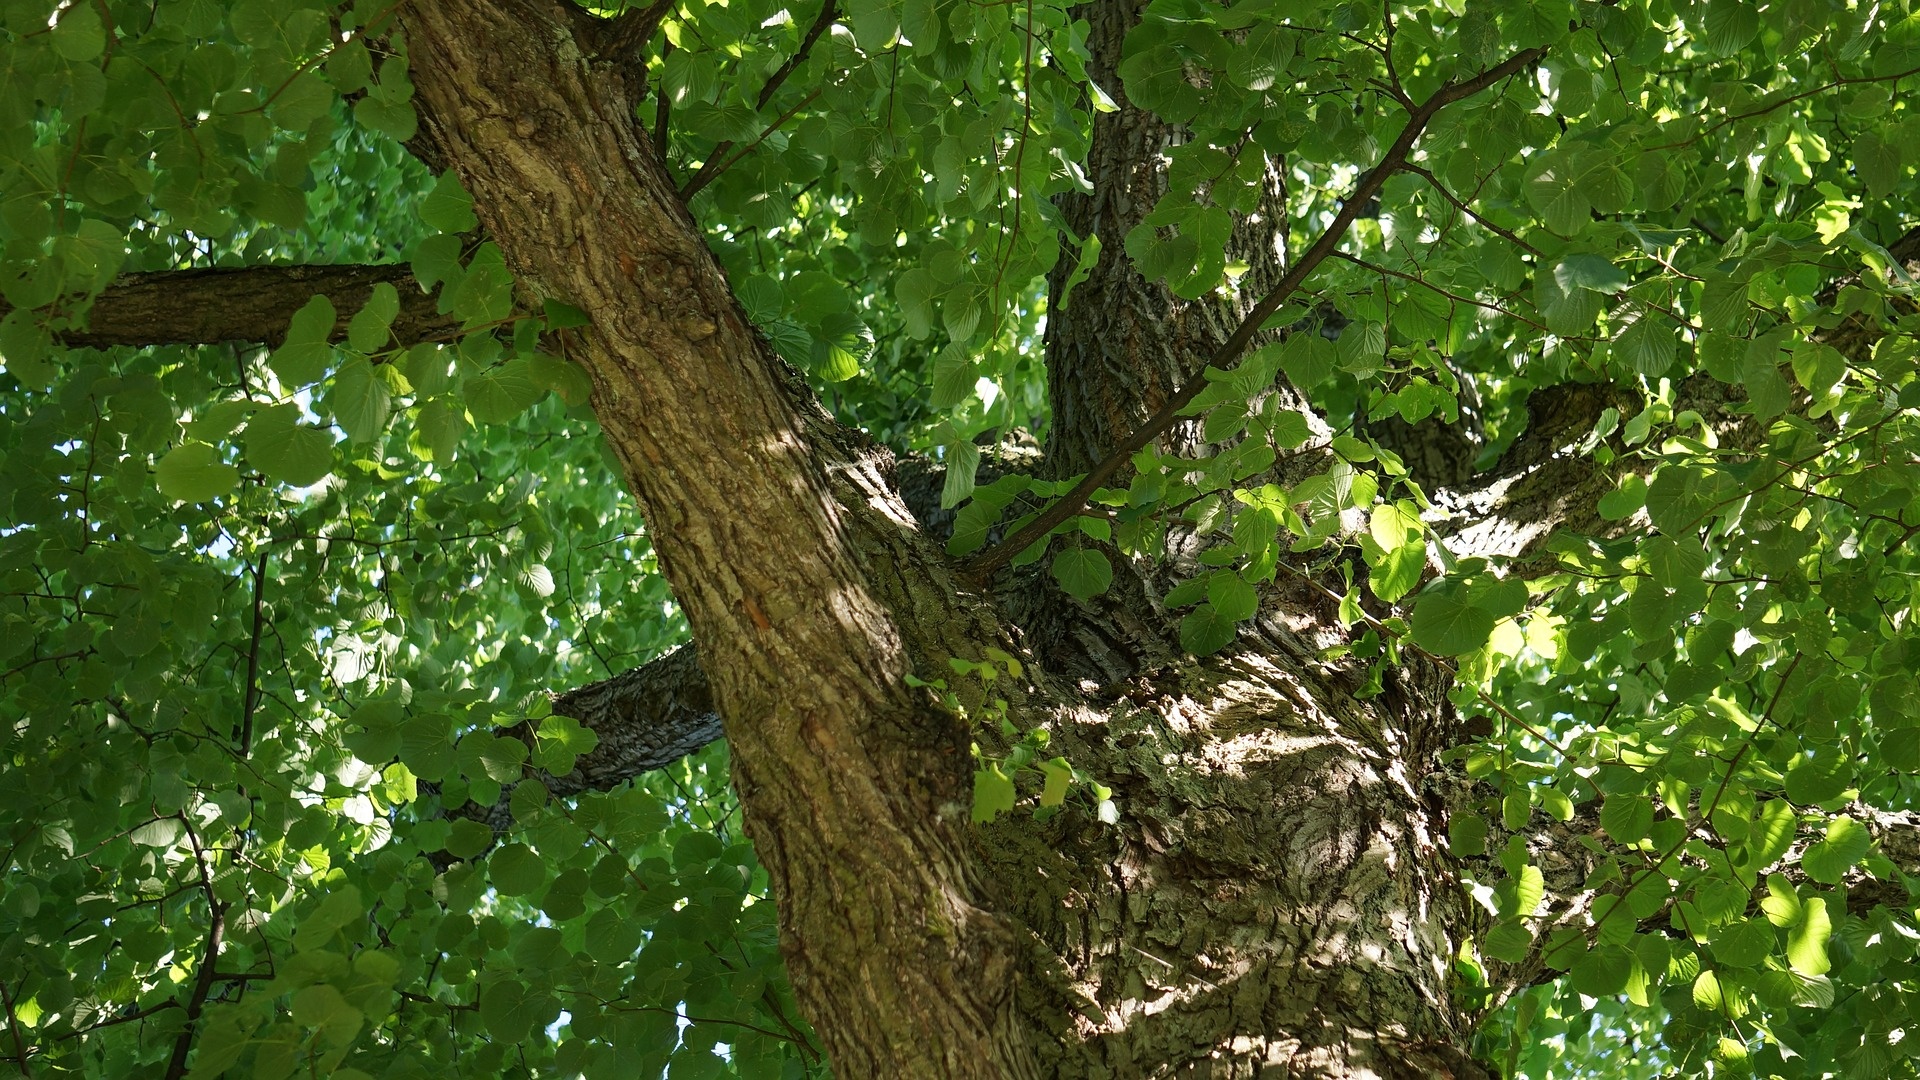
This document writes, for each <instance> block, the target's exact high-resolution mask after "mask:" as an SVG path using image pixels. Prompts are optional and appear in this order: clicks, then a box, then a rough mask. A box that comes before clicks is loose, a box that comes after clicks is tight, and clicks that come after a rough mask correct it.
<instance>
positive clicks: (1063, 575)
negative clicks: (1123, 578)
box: [1052, 548, 1113, 600]
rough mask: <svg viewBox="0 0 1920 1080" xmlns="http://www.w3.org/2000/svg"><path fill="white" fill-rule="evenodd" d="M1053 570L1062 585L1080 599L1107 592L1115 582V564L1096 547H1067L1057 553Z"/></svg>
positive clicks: (1054, 575)
mask: <svg viewBox="0 0 1920 1080" xmlns="http://www.w3.org/2000/svg"><path fill="white" fill-rule="evenodd" d="M1052 572H1053V579H1054V580H1055V581H1058V582H1059V583H1060V587H1061V588H1062V589H1065V590H1066V591H1067V593H1068V594H1069V595H1071V596H1073V597H1075V598H1076V599H1080V600H1086V599H1090V598H1092V597H1095V596H1098V595H1100V594H1101V593H1103V592H1106V591H1107V586H1108V585H1111V584H1112V583H1113V564H1112V563H1110V562H1108V561H1107V556H1106V555H1105V554H1104V553H1103V552H1100V551H1098V550H1096V549H1094V548H1067V549H1065V550H1063V551H1060V552H1058V553H1056V554H1055V555H1054V557H1053V566H1052Z"/></svg>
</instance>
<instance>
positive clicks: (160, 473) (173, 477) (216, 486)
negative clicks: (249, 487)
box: [153, 442, 240, 502]
mask: <svg viewBox="0 0 1920 1080" xmlns="http://www.w3.org/2000/svg"><path fill="white" fill-rule="evenodd" d="M153 479H154V483H155V484H157V485H158V486H159V488H160V493H161V494H162V495H165V496H166V497H167V498H169V499H177V500H179V501H181V502H205V501H207V500H208V499H216V498H219V497H220V496H222V495H225V494H226V493H228V492H230V491H232V490H233V489H234V488H235V487H237V486H239V483H240V470H239V469H236V468H234V467H233V466H231V465H229V464H227V463H226V462H224V461H222V460H220V451H218V450H215V449H214V448H213V447H211V446H208V445H207V444H206V443H197V442H190V443H182V444H181V445H179V446H176V447H174V448H173V449H172V450H169V451H167V454H166V456H165V457H162V458H161V459H160V461H159V462H158V463H157V464H156V465H155V466H154V469H153Z"/></svg>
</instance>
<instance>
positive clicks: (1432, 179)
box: [1402, 162, 1540, 255]
mask: <svg viewBox="0 0 1920 1080" xmlns="http://www.w3.org/2000/svg"><path fill="white" fill-rule="evenodd" d="M1402 168H1404V169H1405V170H1406V171H1407V172H1410V173H1412V174H1413V175H1415V176H1418V177H1421V178H1423V179H1425V180H1426V182H1427V183H1429V184H1431V185H1433V190H1435V191H1437V192H1439V193H1440V194H1441V196H1442V197H1443V198H1445V199H1446V200H1447V201H1448V202H1450V203H1452V204H1453V205H1454V206H1456V207H1459V209H1460V212H1461V213H1463V214H1465V215H1467V216H1468V217H1470V218H1472V219H1473V220H1475V221H1477V222H1479V223H1480V225H1481V227H1482V228H1484V229H1486V230H1487V231H1488V232H1491V233H1493V234H1494V235H1496V236H1500V237H1504V238H1505V239H1507V240H1508V241H1510V242H1511V243H1514V244H1518V245H1519V246H1520V247H1522V248H1525V249H1526V250H1527V251H1528V252H1530V253H1532V254H1534V255H1538V254H1540V249H1539V248H1537V247H1534V246H1533V245H1532V244H1529V243H1527V242H1526V241H1525V240H1522V239H1520V237H1518V236H1516V235H1514V233H1513V231H1512V230H1510V229H1503V228H1501V227H1500V226H1498V225H1495V224H1494V223H1493V222H1491V221H1488V220H1487V219H1486V218H1485V217H1482V216H1481V215H1480V212H1479V211H1477V210H1475V209H1474V208H1473V207H1471V206H1468V205H1467V204H1466V203H1465V202H1463V201H1461V199H1460V198H1459V196H1457V195H1455V194H1454V193H1453V192H1452V191H1449V190H1448V189H1447V185H1445V184H1443V183H1441V182H1440V178H1439V177H1437V176H1435V175H1433V173H1431V172H1428V171H1427V170H1426V169H1424V168H1421V167H1420V166H1418V165H1415V164H1413V163H1412V162H1408V163H1407V164H1406V165H1404V166H1402Z"/></svg>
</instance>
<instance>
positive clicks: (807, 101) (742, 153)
mask: <svg viewBox="0 0 1920 1080" xmlns="http://www.w3.org/2000/svg"><path fill="white" fill-rule="evenodd" d="M819 96H820V90H819V88H818V87H816V88H815V89H814V91H813V92H812V93H810V94H808V95H807V96H806V97H803V98H801V99H800V100H799V101H796V102H794V103H793V107H792V108H790V109H788V110H787V111H786V112H783V113H781V114H780V118H779V119H778V120H775V121H774V122H773V123H771V124H768V125H767V130H765V131H763V132H761V133H760V137H759V138H757V139H755V140H753V141H752V142H750V143H748V144H747V145H745V146H743V147H741V148H740V149H739V150H738V151H736V152H735V153H734V155H733V156H732V157H729V158H727V159H726V160H724V161H722V160H721V159H720V156H719V153H720V150H721V148H722V147H724V146H727V145H729V144H727V143H721V144H720V146H716V147H714V153H713V155H712V156H710V157H708V158H707V163H706V164H705V165H702V166H700V171H699V172H697V173H694V174H693V179H691V180H689V181H687V186H685V187H683V188H681V189H680V201H681V202H686V201H688V200H690V199H692V198H693V197H694V196H695V195H697V194H699V193H700V189H701V188H703V187H706V186H707V185H708V184H710V183H712V182H713V179H714V177H716V176H719V175H720V174H721V173H723V172H726V171H727V170H728V169H731V168H733V166H734V165H735V164H736V163H737V162H739V160H740V159H741V158H743V157H746V156H747V155H748V154H751V153H753V151H754V148H755V147H757V146H759V145H760V144H761V143H763V142H766V141H767V137H768V136H769V135H772V134H773V133H774V132H776V131H779V130H780V126H781V125H782V124H785V123H786V122H787V121H789V120H791V119H793V114H794V113H797V112H799V111H800V110H801V109H804V108H806V107H807V106H808V105H811V104H813V99H814V98H817V97H819Z"/></svg>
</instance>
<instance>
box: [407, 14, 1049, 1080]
mask: <svg viewBox="0 0 1920 1080" xmlns="http://www.w3.org/2000/svg"><path fill="white" fill-rule="evenodd" d="M403 21H404V26H405V29H406V33H407V44H408V47H409V49H410V53H411V60H412V66H413V71H414V77H415V79H416V85H417V86H418V92H419V101H420V108H421V113H422V118H423V124H424V126H425V128H426V131H427V134H428V136H429V138H430V140H431V142H432V143H433V144H434V145H435V147H436V148H437V149H438V151H439V152H440V156H441V157H442V159H443V160H445V161H446V162H447V163H448V165H449V166H450V167H451V168H453V169H455V170H456V171H457V172H458V173H459V176H460V178H461V180H462V181H463V182H464V183H465V185H466V187H467V189H468V190H469V191H471V192H472V193H473V196H474V201H475V205H476V208H477V209H478V211H479V213H480V216H481V219H482V221H483V223H484V224H485V225H486V226H487V228H488V229H489V231H490V233H491V234H492V236H493V237H494V239H495V240H496V241H497V242H498V243H499V245H500V248H501V250H502V252H503V253H504V254H505V256H506V258H507V260H508V262H509V264H510V265H511V266H512V267H513V268H514V270H515V271H516V273H517V275H518V276H519V279H520V282H521V284H522V286H523V287H524V288H528V289H532V290H536V291H538V292H540V293H541V294H543V295H545V296H548V297H555V298H561V299H564V300H566V301H567V302H569V303H572V304H574V305H576V306H578V307H580V308H581V309H583V310H585V311H587V312H590V313H591V314H592V319H593V323H592V326H591V328H590V331H591V332H590V334H589V335H588V337H589V344H588V348H587V349H586V351H585V355H584V357H583V358H582V359H583V361H584V363H585V365H586V367H587V370H588V373H589V375H590V376H591V378H592V381H593V404H594V408H595V411H596V412H597V413H598V415H599V417H600V422H601V426H602V429H603V430H604V432H605V434H606V436H607V439H608V441H609V442H610V443H611V444H612V445H613V448H614V450H615V452H616V453H617V455H618V457H619V459H620V462H621V464H622V466H623V468H624V471H625V473H626V479H627V482H628V484H629V486H630V487H631V488H632V489H633V491H634V494H635V496H636V497H637V498H638V500H639V503H640V506H641V508H642V510H643V511H644V512H645V513H646V515H647V518H648V520H649V522H650V524H651V525H652V527H653V535H654V538H655V539H654V542H655V547H656V549H657V550H658V551H659V553H660V559H661V564H662V567H663V569H664V570H665V572H666V575H667V578H668V580H669V581H670V582H671V584H672V586H673V588H674V592H675V594H676V595H677V597H678V599H679V601H680V604H681V606H682V607H683V608H684V609H685V611H686V614H687V619H688V622H689V624H690V625H691V626H692V628H693V631H694V633H695V635H696V636H697V637H698V639H699V640H700V642H701V656H702V663H703V666H704V669H705V671H706V672H707V673H708V675H709V676H710V682H711V685H712V689H713V695H714V698H715V699H716V700H717V702H718V704H719V706H720V710H721V714H722V715H723V716H724V717H726V719H727V734H728V736H729V738H730V739H731V742H732V746H733V755H734V756H733V760H734V762H735V781H736V784H737V786H738V787H739V789H740V793H741V797H742V800H743V802H744V804H745V806H746V808H747V815H748V818H749V821H750V828H751V830H752V833H753V837H754V840H755V842H756V844H757V847H758V850H759V855H760V858H761V860H762V862H763V863H764V864H765V865H766V867H767V869H768V871H769V872H770V874H771V876H772V880H773V888H774V891H775V893H776V894H777V895H778V896H779V898H780V915H781V919H782V924H783V930H784V934H783V939H784V944H785V950H786V956H787V960H788V965H789V970H790V973H791V975H792V978H793V983H794V987H795V989H796V991H797V993H798V995H799V998H800V1000H801V1002H802V1003H803V1006H804V1007H805V1008H806V1009H807V1011H808V1012H809V1014H810V1016H811V1017H812V1018H813V1019H814V1021H815V1023H816V1026H817V1029H818V1030H819V1031H820V1033H821V1035H822V1036H823V1038H824V1039H825V1041H826V1044H827V1050H828V1052H829V1054H830V1055H831V1057H832V1059H833V1060H834V1062H835V1063H836V1064H837V1066H838V1067H839V1068H840V1070H841V1071H842V1073H843V1074H844V1075H848V1076H862V1075H871V1076H882V1075H911V1076H928V1077H935V1076H952V1077H967V1076H1008V1075H1021V1074H1024V1073H1027V1072H1029V1071H1030V1069H1028V1068H1027V1066H1026V1064H1025V1062H1026V1058H1025V1054H1024V1052H1023V1051H1024V1047H1023V1046H1022V1044H1021V1043H1020V1042H1019V1040H1018V1039H1017V1038H1016V1037H1015V1036H1014V1032H1015V1030H1016V1029H1015V1025H1014V1024H1013V1023H1012V1018H1011V1012H1010V1005H1011V1001H1012V997H1011V981H1010V977H1009V976H1010V970H1009V968H1010V965H1009V958H1010V957H1011V956H1012V955H1013V949H1012V948H1011V940H1012V928H1011V927H1010V926H1009V925H1008V924H1007V923H1006V922H1005V921H1004V920H1001V919H999V918H997V917H996V916H994V915H993V914H992V913H991V912H990V911H988V910H987V909H986V906H985V903H984V900H983V894H984V892H985V890H984V888H983V887H982V884H981V880H980V876H979V873H978V860H977V858H976V856H975V854H974V852H973V848H972V837H971V831H970V828H969V825H968V821H967V807H968V804H969V781H970V761H969V756H968V749H967V733H966V731H965V729H964V728H963V727H962V726H961V725H960V724H959V722H958V720H957V718H956V717H954V716H953V715H952V714H951V713H948V712H946V711H944V710H940V709H938V708H935V707H934V704H933V702H931V701H930V700H929V699H928V698H927V697H926V695H925V694H923V693H919V692H916V691H914V690H912V689H911V688H910V687H909V686H908V684H907V682H906V681H905V678H906V676H907V675H908V673H909V672H910V671H911V669H912V666H913V663H912V659H911V656H910V653H909V651H908V648H907V644H908V643H907V641H906V640H904V639H903V636H902V634H901V628H900V626H899V625H898V624H897V623H896V621H895V619H894V617H893V615H892V613H891V612H890V611H889V608H888V605H887V604H886V603H885V602H883V600H882V599H881V596H880V595H879V594H880V593H882V592H884V593H888V594H891V595H894V596H896V597H897V596H900V595H902V594H903V593H904V592H905V591H906V588H907V586H905V585H903V584H902V583H903V582H906V581H908V580H909V579H911V578H915V577H917V576H919V574H917V573H916V571H918V572H920V573H924V568H925V566H926V564H927V560H925V559H920V560H916V559H913V558H911V557H910V556H911V553H910V552H896V554H902V555H907V556H909V557H907V558H901V559H895V560H891V561H888V562H884V563H881V562H878V561H876V565H877V566H878V567H879V570H878V573H879V574H881V575H884V576H887V577H890V578H892V579H893V580H892V581H889V582H887V583H885V584H883V585H882V586H881V587H879V588H876V585H875V582H874V581H873V580H872V577H873V576H874V575H871V574H870V573H869V568H868V565H867V562H866V560H864V559H863V558H862V557H861V556H862V553H861V551H860V549H859V548H858V547H857V546H856V545H855V543H854V542H853V533H854V531H855V530H856V529H861V528H867V527H868V525H867V523H865V522H859V521H856V520H854V519H856V518H860V517H862V516H863V514H865V513H866V512H867V508H863V507H861V506H858V505H854V506H851V507H849V506H848V505H844V504H843V502H842V501H841V500H840V499H838V498H836V492H835V487H836V486H844V483H842V482H838V481H834V480H830V479H829V476H828V472H829V470H830V468H834V467H836V466H839V467H841V471H842V472H843V473H844V472H846V470H847V469H848V468H852V469H854V471H855V472H856V473H857V472H858V466H859V463H858V462H857V461H856V460H854V459H852V458H851V457H850V456H849V455H845V454H836V453H835V452H834V451H835V450H836V449H837V448H836V447H831V446H827V445H823V443H822V441H821V440H820V439H818V438H817V437H816V435H815V434H814V431H813V429H817V428H820V427H823V426H824V420H823V418H821V417H819V416H818V415H817V411H816V410H810V409H809V406H808V404H807V403H806V401H805V399H804V398H803V397H802V394H803V393H804V387H801V386H799V385H798V384H797V381H796V380H795V379H794V377H793V375H792V373H791V372H790V371H787V370H785V369H784V366H783V365H781V364H780V362H779V361H778V360H777V359H776V358H775V357H774V356H773V354H772V353H771V351H770V350H769V349H768V348H767V347H766V346H765V344H764V342H763V341H762V340H761V339H760V338H759V336H758V335H757V333H756V332H755V331H754V330H753V329H752V328H751V327H750V326H749V325H748V323H747V322H746V320H745V318H744V317H743V316H742V315H741V314H740V311H739V308H738V305H737V304H736V303H735V302H734V300H733V296H732V292H731V290H730V288H729V286H728V284H727V282H726V280H725V277H724V275H723V274H722V272H721V270H720V268H719V266H718V264H717V263H716V262H715V261H714V259H713V257H712V255H711V254H710V253H709V252H708V251H707V249H706V246H705V243H704V241H703V239H702V237H701V234H700V232H699V230H698V228H697V227H696V226H695V224H694V222H693V221H692V219H691V218H690V217H688V215H687V212H686V209H685V207H684V206H683V205H682V204H681V202H680V199H679V197H678V196H677V195H676V194H675V191H674V187H673V185H672V183H671V182H670V181H669V179H668V177H667V176H666V174H665V172H664V170H663V169H662V168H661V165H660V162H659V160H658V159H657V158H656V156H655V155H654V152H653V150H652V148H651V147H650V146H649V144H648V143H647V141H646V140H645V139H644V137H643V136H642V132H641V131H640V129H639V128H638V127H637V125H636V124H634V122H633V117H634V109H635V105H636V103H637V101H638V96H639V95H638V93H637V88H635V87H633V86H631V85H630V83H629V81H628V77H627V75H626V74H625V72H624V70H623V68H622V67H621V66H620V65H618V64H614V63H602V62H598V61H596V60H595V59H594V58H593V57H592V56H591V45H592V42H591V41H590V40H582V37H581V31H588V32H589V33H590V32H591V30H592V29H593V22H592V20H590V19H589V18H588V17H587V16H585V15H584V13H578V12H576V11H575V10H574V9H571V8H568V7H565V6H563V5H561V4H558V3H543V2H541V0H499V2H493V0H432V2H425V3H419V4H415V5H412V6H411V7H410V8H409V9H408V10H407V12H406V14H405V16H404V20H403ZM875 496H876V498H881V499H884V498H885V497H886V496H885V494H884V493H880V492H876V493H875ZM847 502H849V503H851V502H853V500H847ZM896 503H897V500H896ZM883 516H884V515H883ZM895 522H896V524H895V525H894V528H893V530H892V531H894V532H896V533H899V532H901V531H902V527H903V526H904V525H907V524H910V522H911V519H910V518H909V517H908V516H907V515H906V514H905V512H904V511H903V510H902V511H900V512H898V513H897V515H895ZM910 541H911V537H910V536H908V537H905V538H904V540H903V541H902V542H910ZM914 584H915V585H918V584H920V582H914ZM921 591H924V592H929V593H932V592H939V593H944V594H946V595H951V588H950V587H946V586H943V585H934V584H932V583H926V587H925V588H924V589H922V590H921Z"/></svg>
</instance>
